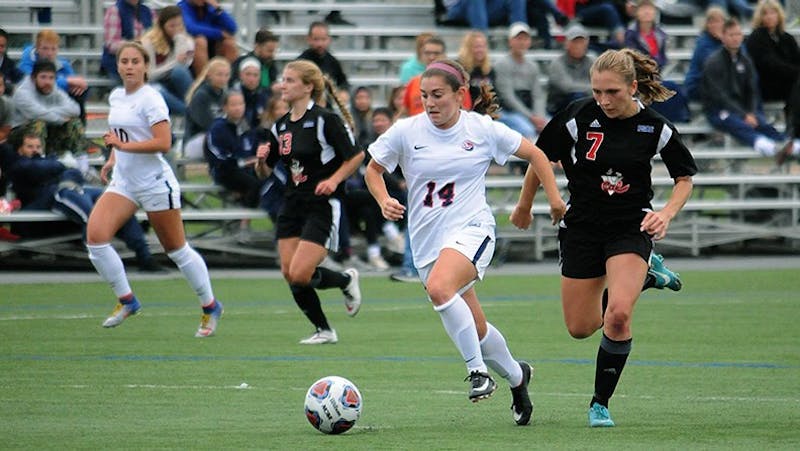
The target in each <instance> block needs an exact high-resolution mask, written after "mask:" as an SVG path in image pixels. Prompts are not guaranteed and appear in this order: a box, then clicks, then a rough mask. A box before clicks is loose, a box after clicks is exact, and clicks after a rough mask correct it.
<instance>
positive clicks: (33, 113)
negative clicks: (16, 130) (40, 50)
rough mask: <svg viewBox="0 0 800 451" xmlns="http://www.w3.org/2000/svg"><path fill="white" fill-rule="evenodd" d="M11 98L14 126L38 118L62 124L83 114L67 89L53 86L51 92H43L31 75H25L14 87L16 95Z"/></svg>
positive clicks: (12, 123)
mask: <svg viewBox="0 0 800 451" xmlns="http://www.w3.org/2000/svg"><path fill="white" fill-rule="evenodd" d="M11 99H12V100H13V102H14V114H13V115H12V117H11V126H12V127H18V126H20V125H23V124H25V123H27V122H30V121H33V120H37V119H38V120H43V121H45V122H47V123H48V124H52V125H61V124H63V123H64V122H67V121H68V120H69V119H71V118H73V117H78V116H80V114H81V107H80V105H78V102H76V101H74V100H72V98H71V97H70V96H69V94H67V93H66V92H65V91H63V90H61V89H59V88H58V86H53V91H52V92H51V93H50V94H47V95H45V94H42V93H40V92H39V91H37V90H36V85H35V84H34V82H33V79H32V78H31V77H25V80H24V81H23V82H22V83H20V84H19V85H18V86H17V87H16V88H15V89H14V96H13V97H12V98H11Z"/></svg>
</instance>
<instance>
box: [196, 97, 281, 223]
mask: <svg viewBox="0 0 800 451" xmlns="http://www.w3.org/2000/svg"><path fill="white" fill-rule="evenodd" d="M222 109H223V111H224V116H223V117H218V118H216V119H214V122H213V123H212V124H211V129H210V130H209V131H208V135H207V137H206V141H205V146H204V147H205V149H204V150H205V151H204V153H205V157H206V161H207V162H208V169H209V172H210V173H211V177H212V179H213V180H214V183H216V184H217V185H220V186H222V187H224V188H225V189H227V190H228V191H230V192H232V193H235V194H236V195H237V198H238V201H239V202H240V203H241V204H242V205H244V206H245V207H249V208H257V207H259V206H260V205H261V197H262V188H263V187H264V185H265V184H266V182H267V181H274V180H271V179H272V175H276V174H274V171H273V174H272V175H271V176H270V178H268V179H264V180H262V179H260V178H259V177H257V176H256V173H255V170H254V166H255V162H256V148H257V147H258V146H259V145H260V144H263V143H265V142H266V140H267V137H266V131H265V130H264V129H262V128H252V127H250V125H249V124H248V123H247V119H246V118H245V102H244V95H243V94H242V92H241V91H239V90H238V89H236V88H232V89H230V90H228V91H227V92H226V93H225V95H224V97H223V104H222ZM276 176H277V175H276ZM284 181H285V179H284ZM282 186H283V185H281V184H280V183H278V184H277V185H275V186H274V187H273V188H275V189H280V188H282ZM278 194H279V197H282V194H283V190H282V189H280V193H278ZM272 207H273V208H271V209H268V210H267V211H268V212H269V214H270V217H271V218H272V219H273V220H274V219H275V218H277V213H278V210H277V208H276V207H277V206H276V205H273V206H272Z"/></svg>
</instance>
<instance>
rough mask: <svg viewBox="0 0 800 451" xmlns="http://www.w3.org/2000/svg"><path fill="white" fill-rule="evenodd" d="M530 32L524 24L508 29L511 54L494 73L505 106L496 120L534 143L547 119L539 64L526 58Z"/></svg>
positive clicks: (499, 64)
mask: <svg viewBox="0 0 800 451" xmlns="http://www.w3.org/2000/svg"><path fill="white" fill-rule="evenodd" d="M530 31H531V30H530V28H529V27H528V25H527V24H525V23H524V22H520V23H515V24H512V25H511V28H509V30H508V49H509V53H508V54H507V55H504V56H503V57H502V58H500V59H499V60H498V61H497V63H496V64H495V65H494V72H495V78H496V85H495V86H497V94H498V96H499V98H500V104H501V106H502V107H503V108H502V109H501V110H500V112H499V113H500V117H498V119H497V120H498V121H500V122H502V123H504V124H506V125H508V126H509V127H510V128H511V129H513V130H516V131H518V132H519V133H520V134H521V135H522V136H524V137H526V138H528V139H530V140H532V141H535V139H536V136H538V134H539V133H538V132H539V131H540V130H541V129H542V128H544V126H545V125H546V124H547V118H546V117H545V115H544V103H545V102H544V92H543V91H542V84H541V81H540V80H539V67H538V65H537V64H536V62H534V61H530V60H528V59H526V58H525V53H526V52H527V51H528V48H529V47H530V45H531V34H530ZM525 167H527V163H525ZM523 172H524V170H523Z"/></svg>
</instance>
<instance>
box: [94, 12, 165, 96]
mask: <svg viewBox="0 0 800 451" xmlns="http://www.w3.org/2000/svg"><path fill="white" fill-rule="evenodd" d="M155 17H156V15H155V11H152V10H151V9H150V7H148V6H147V5H145V4H144V1H143V0H117V1H116V3H114V4H113V5H111V6H109V7H108V9H106V12H105V15H104V16H103V57H102V59H101V61H100V66H101V67H102V69H103V72H104V73H105V74H106V75H108V77H109V78H111V80H112V81H113V82H114V83H115V84H120V83H122V79H121V78H120V75H119V73H117V50H119V46H120V45H122V43H123V42H125V41H135V40H138V39H139V38H140V37H141V36H142V35H143V34H144V32H145V31H146V30H147V29H149V28H150V27H152V26H153V22H154V21H155Z"/></svg>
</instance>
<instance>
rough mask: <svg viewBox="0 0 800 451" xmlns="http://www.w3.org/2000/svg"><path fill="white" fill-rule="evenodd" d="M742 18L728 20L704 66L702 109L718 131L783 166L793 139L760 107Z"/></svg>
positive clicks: (755, 76) (753, 68)
mask: <svg viewBox="0 0 800 451" xmlns="http://www.w3.org/2000/svg"><path fill="white" fill-rule="evenodd" d="M742 41H743V34H742V28H741V27H740V26H739V21H738V20H736V19H733V18H731V19H728V20H727V21H725V24H724V25H723V28H722V48H721V49H719V50H717V51H715V52H714V53H712V54H711V56H709V58H708V61H706V64H705V66H704V67H703V82H702V91H701V92H702V94H703V109H704V111H705V113H706V118H707V119H708V122H709V123H710V124H711V125H712V126H713V127H714V128H716V129H717V130H720V131H723V132H725V133H728V134H730V135H731V136H733V137H734V138H736V139H737V140H739V141H741V142H742V143H744V144H747V145H748V146H751V147H753V149H755V150H756V151H758V152H759V153H761V154H762V155H764V156H769V157H772V156H774V157H775V160H776V162H777V164H778V165H779V166H780V165H782V164H783V163H784V162H785V161H786V158H787V157H788V156H789V155H791V151H792V146H791V141H789V142H788V143H786V144H785V145H784V141H785V140H786V136H785V135H784V134H783V133H780V132H779V131H777V130H775V127H773V126H772V125H770V123H769V122H768V121H767V118H766V117H764V113H763V112H762V111H761V108H760V93H759V92H758V82H757V79H758V76H757V74H756V68H755V66H754V65H753V62H752V60H751V59H750V57H749V56H748V55H747V54H746V53H745V52H743V51H742Z"/></svg>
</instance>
